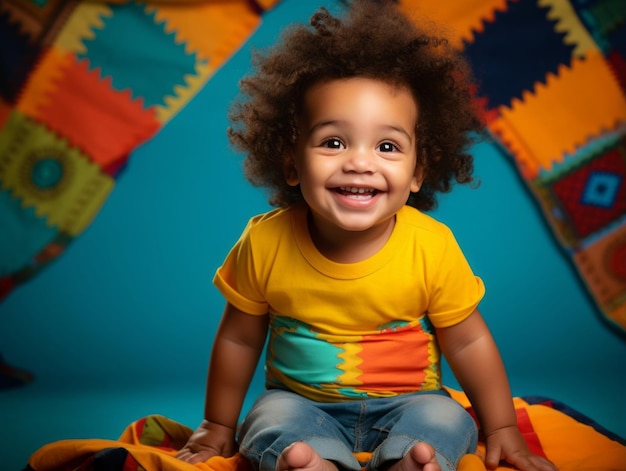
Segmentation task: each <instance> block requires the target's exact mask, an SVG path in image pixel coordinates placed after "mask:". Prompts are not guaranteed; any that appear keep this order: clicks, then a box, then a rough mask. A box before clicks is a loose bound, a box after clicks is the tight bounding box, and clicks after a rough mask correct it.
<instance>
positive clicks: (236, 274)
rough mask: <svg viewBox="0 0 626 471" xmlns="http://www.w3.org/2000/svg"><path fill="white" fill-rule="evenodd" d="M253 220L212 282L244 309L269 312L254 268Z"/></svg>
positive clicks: (260, 313)
mask: <svg viewBox="0 0 626 471" xmlns="http://www.w3.org/2000/svg"><path fill="white" fill-rule="evenodd" d="M252 224H253V223H252V221H251V222H250V223H248V226H247V227H246V229H245V230H244V232H243V233H242V235H241V237H240V238H239V240H238V241H237V243H236V244H235V245H234V246H233V248H232V249H231V250H230V252H229V253H228V255H227V257H226V260H225V261H224V263H223V264H222V266H221V267H219V268H218V269H217V271H216V273H215V276H214V278H213V284H214V285H215V286H216V287H217V289H218V290H219V291H220V292H221V293H222V295H223V296H224V297H225V298H226V300H227V301H228V302H229V303H231V304H232V305H233V306H235V307H236V308H237V309H240V310H241V311H243V312H246V313H248V314H253V315H263V314H266V313H267V312H268V304H267V302H266V301H265V296H264V294H263V292H262V290H261V289H260V288H259V283H258V280H257V273H256V270H255V263H254V253H253V249H252V241H251V236H250V229H251V226H252Z"/></svg>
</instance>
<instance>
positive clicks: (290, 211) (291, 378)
mask: <svg viewBox="0 0 626 471" xmlns="http://www.w3.org/2000/svg"><path fill="white" fill-rule="evenodd" d="M307 211H308V209H307V207H306V206H305V205H295V206H292V207H289V208H286V209H277V210H273V211H270V212H268V213H266V214H262V215H259V216H256V217H254V218H252V219H251V220H250V222H249V223H248V226H247V227H246V229H245V230H244V232H243V234H242V235H241V237H240V239H239V241H238V242H237V244H236V245H235V246H234V247H233V248H232V250H231V251H230V253H229V255H228V257H227V258H226V260H225V262H224V264H223V265H222V266H221V267H220V268H219V269H218V270H217V273H216V275H215V278H214V283H215V285H216V286H217V288H218V289H219V290H220V291H221V292H222V294H223V295H224V297H225V298H226V299H227V300H228V302H230V303H231V304H233V305H234V306H235V307H237V308H238V309H240V310H242V311H244V312H247V313H249V314H252V315H264V314H267V313H269V315H270V333H269V335H270V337H269V342H268V349H267V355H266V380H267V387H268V388H283V389H289V390H293V391H295V392H297V393H300V394H302V395H304V396H306V397H309V398H311V399H313V400H317V401H326V402H329V401H345V400H354V399H359V398H367V397H389V396H394V395H398V394H404V393H410V392H415V391H420V390H434V389H439V388H441V379H440V370H439V359H440V354H439V349H438V346H437V342H436V339H435V337H434V329H433V326H436V327H447V326H451V325H454V324H456V323H459V322H461V321H462V320H464V319H465V318H467V317H468V316H469V315H470V314H471V313H472V312H473V311H474V310H475V309H476V306H477V305H478V303H479V301H480V299H481V298H482V296H483V295H484V291H485V289H484V286H483V283H482V281H481V280H480V278H478V277H476V276H474V274H473V273H472V270H471V268H470V266H469V264H468V263H467V260H466V259H465V256H464V255H463V253H462V252H461V249H460V248H459V246H458V244H457V242H456V240H455V239H454V236H453V235H452V232H451V231H450V230H449V229H448V228H447V227H446V226H445V225H444V224H442V223H440V222H438V221H436V220H435V219H433V218H432V217H430V216H428V215H426V214H423V213H421V212H420V211H418V210H416V209H414V208H412V207H409V206H405V207H403V208H402V209H401V210H400V211H399V212H398V214H397V215H396V224H395V226H394V229H393V232H392V234H391V236H390V238H389V240H388V241H387V243H386V244H385V246H384V247H383V248H382V249H381V250H380V251H379V252H378V253H376V254H375V255H373V256H372V257H370V258H368V259H367V260H364V261H361V262H357V263H350V264H342V263H336V262H333V261H331V260H329V259H327V258H325V257H324V256H323V255H322V254H321V253H320V252H318V250H317V249H316V248H315V245H314V244H313V241H312V240H311V237H310V235H309V233H308V229H307Z"/></svg>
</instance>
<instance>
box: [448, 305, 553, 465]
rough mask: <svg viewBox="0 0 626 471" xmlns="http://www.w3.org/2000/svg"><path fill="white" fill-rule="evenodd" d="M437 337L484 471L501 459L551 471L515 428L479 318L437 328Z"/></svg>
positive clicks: (500, 369)
mask: <svg viewBox="0 0 626 471" xmlns="http://www.w3.org/2000/svg"><path fill="white" fill-rule="evenodd" d="M437 338H438V341H439V345H440V347H441V351H442V353H443V354H444V355H445V357H446V359H447V360H448V363H449V364H450V367H451V368H452V371H453V372H454V374H455V376H456V378H457V380H458V381H459V384H460V385H461V387H462V388H463V390H464V391H465V393H466V394H467V396H468V398H469V400H470V402H471V403H472V406H473V407H474V410H475V411H476V414H477V416H478V421H479V422H480V424H481V429H482V431H483V433H484V435H485V439H486V444H487V456H486V457H485V461H486V464H487V467H488V468H491V469H493V468H496V467H497V466H498V463H499V462H500V460H501V459H503V460H505V461H507V462H508V463H510V464H512V465H514V466H515V467H516V468H518V469H520V470H522V471H555V470H556V468H555V467H554V466H553V465H552V463H550V462H549V461H547V460H545V459H544V458H541V457H538V456H535V455H533V454H532V453H530V451H529V450H528V447H527V445H526V442H525V441H524V439H523V437H522V435H521V433H520V431H519V429H518V428H517V418H516V414H515V409H514V407H513V400H512V397H511V389H510V387H509V382H508V379H507V376H506V371H505V369H504V364H503V362H502V358H501V357H500V353H499V351H498V348H497V346H496V344H495V342H494V340H493V337H492V336H491V333H490V332H489V329H488V328H487V325H486V324H485V322H484V320H483V318H482V316H481V315H480V313H479V312H478V311H474V312H473V313H472V314H471V315H470V316H469V317H468V318H467V319H465V320H464V321H463V322H461V323H459V324H457V325H454V326H451V327H445V328H440V329H437Z"/></svg>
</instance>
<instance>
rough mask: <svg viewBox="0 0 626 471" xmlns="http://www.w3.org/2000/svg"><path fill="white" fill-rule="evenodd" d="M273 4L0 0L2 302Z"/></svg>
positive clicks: (62, 242) (76, 230) (68, 235)
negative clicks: (130, 158)
mask: <svg viewBox="0 0 626 471" xmlns="http://www.w3.org/2000/svg"><path fill="white" fill-rule="evenodd" d="M278 1H279V0H229V1H228V2H222V1H220V2H216V1H210V0H179V1H176V2H171V1H165V0H151V1H146V2H135V1H132V0H99V1H97V0H92V1H77V0H70V1H67V0H3V1H2V2H0V225H1V226H2V228H3V233H2V234H1V236H2V239H0V241H1V242H2V243H1V244H0V299H2V297H3V296H6V295H7V294H8V293H9V292H10V291H11V290H12V289H13V288H14V287H15V286H16V285H18V284H19V283H21V282H23V281H25V280H28V279H30V278H31V277H32V276H33V275H35V274H36V273H37V272H38V271H39V270H40V269H41V268H43V267H44V266H46V265H47V264H48V263H49V262H51V261H52V260H54V259H55V258H56V257H58V256H59V255H61V254H62V253H63V251H64V250H65V248H66V247H67V246H68V245H69V244H70V243H71V242H72V240H74V239H75V238H76V237H78V236H79V235H80V234H81V233H82V231H83V230H84V229H85V228H86V227H87V226H88V225H89V224H90V223H91V221H92V220H93V218H94V217H95V216H96V214H97V213H98V211H99V210H100V208H101V207H102V204H103V203H104V201H105V200H106V199H107V197H108V195H109V194H110V192H111V191H112V190H113V188H114V186H115V182H116V179H117V177H118V176H119V175H120V171H121V170H122V169H123V168H124V166H125V164H126V162H127V160H128V158H129V156H130V154H131V153H132V151H133V150H134V149H135V148H136V147H137V146H139V145H140V144H142V143H143V142H145V141H146V140H147V139H149V138H151V137H152V136H154V134H155V133H156V132H158V131H159V129H161V128H162V127H163V126H165V125H166V124H167V123H168V121H169V120H170V119H171V118H172V117H173V116H174V115H175V114H176V113H178V112H179V111H180V110H181V108H182V107H183V106H185V104H187V103H188V102H189V101H190V100H191V99H193V97H194V96H195V94H196V93H197V92H198V91H199V90H200V89H201V88H202V87H203V86H204V85H205V84H206V83H207V81H208V80H209V79H210V77H211V76H212V75H213V74H214V73H215V72H216V70H217V69H218V68H219V67H220V66H221V65H222V64H223V63H224V62H225V61H226V60H227V59H228V58H229V57H230V56H231V54H233V53H234V52H235V50H236V49H238V48H239V47H240V46H241V45H242V43H243V42H244V41H245V40H246V39H248V38H249V36H250V35H251V34H252V32H253V31H254V30H255V29H256V27H257V26H258V25H259V23H260V19H261V17H262V15H263V13H264V12H265V11H267V10H269V9H270V8H271V7H273V6H274V5H275V4H276V3H278ZM157 51H158V52H157ZM155 78H158V79H155Z"/></svg>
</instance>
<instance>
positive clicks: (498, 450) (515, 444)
mask: <svg viewBox="0 0 626 471" xmlns="http://www.w3.org/2000/svg"><path fill="white" fill-rule="evenodd" d="M486 445H487V456H486V457H485V464H486V465H487V468H488V469H495V468H497V467H498V464H499V462H500V460H504V461H506V462H507V463H509V464H511V465H513V466H515V468H516V469H519V470H520V471H558V469H557V468H556V466H554V465H553V464H552V463H551V462H550V461H548V460H547V459H545V458H542V457H540V456H537V455H534V454H532V453H531V452H530V450H529V449H528V446H527V445H526V442H525V441H524V438H523V437H522V434H521V433H520V431H519V429H518V428H517V427H516V426H510V427H505V428H501V429H498V430H495V431H494V432H492V433H490V434H489V435H487V437H486Z"/></svg>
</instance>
